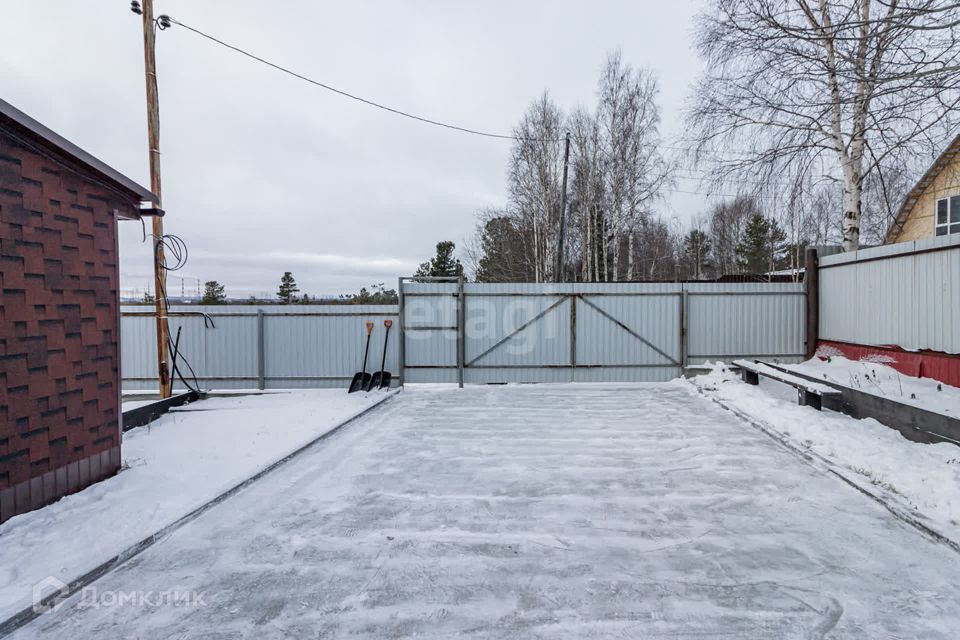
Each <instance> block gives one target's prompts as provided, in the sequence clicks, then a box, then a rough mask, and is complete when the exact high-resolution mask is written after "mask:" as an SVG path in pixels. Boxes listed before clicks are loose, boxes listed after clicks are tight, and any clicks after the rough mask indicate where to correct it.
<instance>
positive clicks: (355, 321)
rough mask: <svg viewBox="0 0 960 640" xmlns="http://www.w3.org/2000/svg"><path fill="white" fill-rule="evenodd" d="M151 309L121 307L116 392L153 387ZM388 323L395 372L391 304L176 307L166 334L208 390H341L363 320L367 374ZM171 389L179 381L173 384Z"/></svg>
mask: <svg viewBox="0 0 960 640" xmlns="http://www.w3.org/2000/svg"><path fill="white" fill-rule="evenodd" d="M151 309H152V308H151V307H141V306H125V307H123V309H122V316H121V326H120V332H121V340H122V350H121V366H122V374H123V388H124V390H127V391H129V390H141V389H156V388H157V382H156V371H157V344H156V337H155V336H156V333H155V330H156V323H155V321H154V315H153V313H152V310H151ZM387 318H390V319H392V320H393V321H394V327H393V329H392V330H391V332H390V343H389V344H388V347H387V364H386V368H387V370H388V371H392V372H394V373H395V372H397V371H398V362H399V361H398V360H397V353H398V351H399V350H398V348H397V343H398V339H399V336H398V333H399V332H398V331H397V326H396V320H397V307H396V306H393V305H383V306H366V305H364V306H359V305H356V306H354V305H350V306H345V305H303V306H300V305H296V306H292V305H291V306H264V307H255V306H233V305H231V306H178V307H173V308H171V316H170V333H171V335H172V336H176V335H177V330H178V329H180V328H181V327H182V329H183V330H182V332H181V334H180V343H179V350H180V351H181V352H182V353H183V354H184V356H185V357H186V358H187V360H188V361H189V362H190V364H191V366H192V367H193V369H194V371H195V372H196V374H197V378H198V379H199V382H200V386H201V387H203V388H208V389H258V388H259V389H294V388H310V387H341V386H342V387H345V386H346V385H347V383H348V381H349V380H350V378H351V377H352V376H353V374H354V373H355V372H356V371H359V369H360V365H361V362H362V360H363V347H364V340H365V338H366V329H365V328H364V322H365V321H367V320H372V321H374V322H375V323H376V325H375V326H376V328H375V329H374V332H373V337H372V339H371V341H370V356H369V361H368V362H369V364H368V365H367V370H368V371H373V370H374V369H375V368H376V369H379V367H380V359H381V356H382V354H383V338H384V331H385V329H384V327H383V321H384V320H385V319H387ZM177 388H182V385H181V384H179V381H178V382H177Z"/></svg>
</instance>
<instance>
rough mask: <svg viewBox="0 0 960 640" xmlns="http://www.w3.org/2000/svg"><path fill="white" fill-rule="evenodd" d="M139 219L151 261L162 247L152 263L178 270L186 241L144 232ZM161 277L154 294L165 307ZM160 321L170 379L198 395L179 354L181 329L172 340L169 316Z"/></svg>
mask: <svg viewBox="0 0 960 640" xmlns="http://www.w3.org/2000/svg"><path fill="white" fill-rule="evenodd" d="M140 222H141V225H142V227H143V241H144V242H146V241H147V237H148V236H149V237H150V238H152V239H153V250H154V254H153V255H154V260H157V258H158V257H159V255H160V250H161V249H162V250H163V260H160V261H158V262H157V264H156V266H157V267H158V268H159V269H162V270H163V271H164V272H171V271H179V270H180V269H182V268H183V267H184V266H186V264H187V258H188V256H189V251H188V250H187V243H186V242H184V240H183V238H181V237H180V236H177V235H174V234H164V235H163V236H159V237H158V236H155V235H153V234H148V233H147V227H146V224H145V223H144V222H143V218H141V219H140ZM168 256H169V257H168ZM164 280H166V278H161V279H159V280H158V281H157V291H156V295H157V298H158V299H160V300H163V304H164V308H166V309H169V308H170V298H169V297H168V296H167V287H166V284H164ZM199 315H202V316H203V326H204V328H208V327H213V328H214V329H216V325H215V324H214V322H213V319H212V318H211V317H210V316H209V315H207V314H206V313H203V312H199ZM162 322H163V323H164V324H165V325H166V329H167V331H166V333H167V350H168V352H169V353H170V371H169V375H170V377H171V379H173V378H174V377H177V378H180V382H181V383H183V386H184V387H186V388H187V390H189V391H191V392H193V393H197V394H199V393H200V380H199V378H198V377H197V374H196V372H195V371H194V369H193V367H192V366H191V365H190V361H189V360H187V357H186V356H185V355H183V352H182V351H181V350H180V331H181V330H182V329H183V327H178V328H177V337H176V340H174V339H172V338H171V337H170V319H169V317H167V318H163V320H162ZM208 323H209V324H208ZM181 363H182V364H183V365H184V366H185V367H186V368H187V370H188V372H189V375H190V377H191V378H192V380H193V383H192V384H191V383H190V381H188V380H187V378H186V376H185V375H184V373H183V371H181V369H180V364H181Z"/></svg>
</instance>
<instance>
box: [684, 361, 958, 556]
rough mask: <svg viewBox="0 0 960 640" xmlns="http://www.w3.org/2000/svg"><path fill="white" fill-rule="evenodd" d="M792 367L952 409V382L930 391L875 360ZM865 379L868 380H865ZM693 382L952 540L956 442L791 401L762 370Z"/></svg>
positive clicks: (791, 394) (930, 386)
mask: <svg viewBox="0 0 960 640" xmlns="http://www.w3.org/2000/svg"><path fill="white" fill-rule="evenodd" d="M792 368H794V369H796V370H798V371H802V372H804V373H808V374H810V375H815V376H817V377H823V376H822V374H826V376H827V377H826V378H825V379H827V380H831V381H837V382H840V383H842V384H847V385H849V384H850V383H851V381H852V380H857V379H859V380H860V383H861V385H862V386H859V387H858V388H860V389H861V390H864V391H870V390H871V388H872V389H873V391H872V392H875V393H877V394H883V395H889V396H892V397H894V398H895V399H896V400H898V401H899V400H901V399H902V396H901V395H900V392H899V390H900V388H901V387H902V388H903V389H904V394H905V395H906V396H907V399H909V395H910V394H911V393H912V394H915V396H916V400H914V402H916V403H919V404H920V406H923V407H925V408H927V409H930V410H939V411H942V412H945V413H951V414H953V415H958V414H960V389H955V388H953V387H947V386H946V385H943V390H942V391H937V390H936V387H937V382H936V381H934V380H927V379H918V378H912V377H910V376H904V375H902V374H897V372H896V371H893V370H892V369H890V368H889V367H884V366H883V365H878V364H875V363H866V362H864V363H858V362H852V361H850V360H846V359H844V358H835V359H833V361H832V362H829V363H826V362H824V363H821V362H819V361H810V362H806V363H804V364H802V365H794V366H793V367H792ZM891 371H892V372H893V374H894V375H891V374H890V372H891ZM898 377H899V379H898ZM867 378H869V379H870V380H871V382H870V383H867V382H865V380H866V379H867ZM693 382H694V384H695V385H696V386H697V387H699V388H700V389H701V390H702V391H703V392H704V393H705V394H706V395H708V396H711V397H714V398H717V399H718V400H721V401H722V402H723V403H724V404H726V405H728V406H730V407H731V408H733V409H736V410H738V411H742V412H743V413H745V414H747V415H749V416H750V417H751V418H752V419H754V420H758V421H759V422H761V423H762V424H763V425H764V427H765V428H766V429H768V430H769V431H771V432H773V433H775V434H777V435H779V436H781V437H784V438H786V439H788V440H789V441H790V442H792V443H793V444H794V445H796V446H797V447H799V448H801V449H805V450H809V451H811V452H813V453H816V454H818V455H819V456H821V457H822V458H824V459H825V460H826V461H827V462H828V463H829V464H830V465H832V466H833V467H835V468H836V470H838V471H839V472H840V473H843V474H844V477H847V478H849V479H851V480H852V481H854V482H856V483H857V484H859V485H861V486H865V487H868V488H869V489H870V490H871V491H872V492H874V493H879V494H882V495H883V497H884V499H886V500H888V501H891V502H892V503H896V504H897V505H901V506H903V507H904V510H905V511H909V512H912V513H913V514H914V515H915V516H917V517H918V518H919V519H920V520H921V521H922V522H923V523H924V524H925V525H928V526H930V527H931V528H932V529H934V530H935V531H937V532H938V533H940V534H942V535H944V536H946V537H947V538H950V539H951V540H953V541H954V542H956V543H958V544H960V447H957V446H956V445H953V444H947V443H941V444H918V443H915V442H910V441H909V440H907V439H906V438H904V437H903V436H901V435H900V434H899V433H898V432H896V431H894V430H893V429H890V428H888V427H886V426H884V425H882V424H880V423H879V422H877V421H876V420H873V419H866V420H854V419H852V418H850V417H848V416H845V415H843V414H840V413H834V412H832V411H823V412H817V411H814V410H813V409H810V408H809V407H801V406H798V405H797V398H796V391H795V390H794V389H793V387H790V386H787V385H785V384H781V383H778V382H775V381H771V380H769V379H766V378H762V377H761V379H760V385H759V387H754V386H751V385H747V384H744V383H743V382H741V381H740V376H739V374H735V373H733V372H732V371H730V370H729V369H727V368H726V367H724V366H723V365H718V366H717V367H716V368H714V370H713V371H712V372H710V373H709V374H706V375H703V376H698V377H697V378H694V380H693ZM905 401H906V400H905Z"/></svg>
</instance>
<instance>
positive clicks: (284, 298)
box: [277, 271, 300, 304]
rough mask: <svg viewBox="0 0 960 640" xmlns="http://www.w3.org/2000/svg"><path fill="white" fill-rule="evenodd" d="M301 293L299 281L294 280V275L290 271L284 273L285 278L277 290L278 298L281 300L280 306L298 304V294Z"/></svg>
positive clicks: (281, 280) (281, 279)
mask: <svg viewBox="0 0 960 640" xmlns="http://www.w3.org/2000/svg"><path fill="white" fill-rule="evenodd" d="M299 291H300V289H298V288H297V281H296V280H294V279H293V274H292V273H291V272H289V271H284V272H283V277H282V278H280V288H279V289H277V298H279V299H280V304H293V303H294V302H296V301H297V295H296V294H297V292H299Z"/></svg>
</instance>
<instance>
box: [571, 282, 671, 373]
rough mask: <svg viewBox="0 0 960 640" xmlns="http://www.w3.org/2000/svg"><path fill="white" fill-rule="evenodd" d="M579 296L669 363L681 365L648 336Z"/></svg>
mask: <svg viewBox="0 0 960 640" xmlns="http://www.w3.org/2000/svg"><path fill="white" fill-rule="evenodd" d="M588 295H589V294H588ZM577 297H578V298H580V301H581V302H583V303H584V304H586V305H587V306H589V307H593V308H594V309H595V310H596V311H597V313H599V314H600V315H602V316H603V317H604V318H606V319H607V320H609V321H610V322H612V323H614V324H615V325H617V326H618V327H620V328H621V329H623V330H624V331H626V332H627V333H629V334H630V335H631V336H633V337H634V338H636V339H637V340H639V341H640V342H642V343H643V344H645V345H647V346H648V347H650V348H651V349H653V350H654V351H656V352H657V353H659V354H660V355H661V356H663V357H664V358H666V359H667V362H669V363H670V364H672V365H675V366H678V367H679V366H680V363H679V362H678V361H677V360H674V359H673V358H672V357H671V356H669V355H668V354H667V353H665V352H664V351H663V350H662V349H660V348H659V347H657V346H656V345H655V344H653V343H652V342H650V341H649V340H647V339H646V338H644V337H643V336H641V335H640V334H639V333H637V332H636V331H634V330H633V329H631V328H630V327H628V326H627V325H625V324H623V323H622V322H620V321H619V320H617V319H616V318H614V317H613V316H612V315H610V314H609V313H607V312H606V311H604V310H603V309H601V308H600V307H598V306H597V305H595V304H593V303H592V302H590V301H589V300H587V299H586V298H584V297H583V295H582V294H578V295H577Z"/></svg>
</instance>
